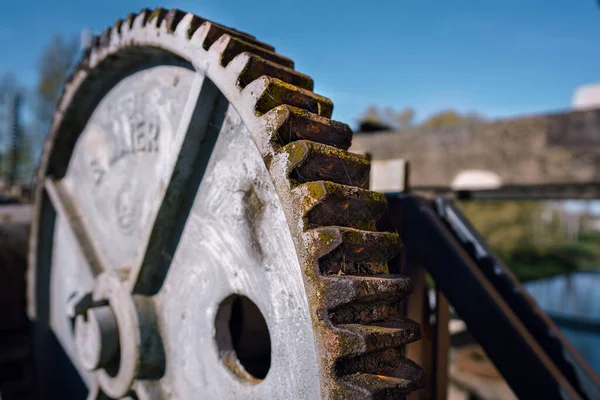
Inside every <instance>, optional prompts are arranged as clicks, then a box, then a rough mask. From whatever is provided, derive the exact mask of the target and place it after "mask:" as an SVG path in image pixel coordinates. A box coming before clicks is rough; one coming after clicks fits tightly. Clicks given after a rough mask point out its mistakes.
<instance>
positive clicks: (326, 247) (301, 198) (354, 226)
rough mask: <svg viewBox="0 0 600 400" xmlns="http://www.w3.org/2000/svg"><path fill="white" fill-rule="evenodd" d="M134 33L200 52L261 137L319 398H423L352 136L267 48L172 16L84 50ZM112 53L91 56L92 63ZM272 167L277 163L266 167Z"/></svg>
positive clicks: (375, 204) (387, 248) (410, 330)
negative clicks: (288, 241)
mask: <svg viewBox="0 0 600 400" xmlns="http://www.w3.org/2000/svg"><path fill="white" fill-rule="evenodd" d="M140 26H141V27H142V28H144V29H156V32H157V33H156V35H154V32H151V34H149V35H148V38H149V39H148V40H149V42H151V43H158V44H159V45H160V46H161V45H162V42H159V39H156V38H157V37H159V34H161V35H163V36H161V38H162V37H164V33H166V34H168V35H171V36H172V37H173V38H175V39H169V38H166V40H186V41H188V42H189V43H190V49H192V51H195V52H206V54H207V56H208V58H209V59H210V60H214V61H215V63H216V62H218V64H219V65H218V66H217V65H211V66H210V68H212V69H214V70H217V67H218V68H219V69H218V71H219V72H218V74H220V75H219V76H221V77H222V76H228V78H223V79H230V78H231V79H233V81H231V82H229V83H227V82H225V81H223V82H225V83H222V85H223V86H222V88H221V90H223V87H227V86H226V85H233V86H235V89H237V92H229V94H228V96H229V95H231V96H234V97H235V96H241V97H242V98H243V99H244V101H246V100H248V102H251V103H252V110H251V114H247V116H246V117H245V118H248V119H252V118H257V120H258V121H261V122H260V124H259V125H256V126H260V127H261V128H260V129H261V130H262V135H265V136H266V137H258V139H257V138H256V137H255V141H256V142H257V145H258V147H259V149H260V151H261V153H262V154H263V158H264V160H265V164H266V165H267V167H268V168H269V170H270V172H271V174H272V176H273V180H274V182H276V181H277V180H278V179H279V178H278V177H279V176H281V177H282V178H287V181H286V183H285V184H282V185H283V186H277V185H279V184H278V183H276V186H277V188H278V189H277V190H278V193H280V188H281V187H284V188H286V189H285V190H283V189H282V190H283V191H282V192H281V194H280V196H281V197H282V201H283V199H286V198H289V199H291V200H290V201H291V202H292V206H291V207H290V209H292V210H293V211H289V212H288V211H286V216H287V217H288V219H289V218H290V215H292V216H294V217H298V218H299V219H300V221H299V222H298V228H296V227H295V225H294V224H295V222H293V220H291V219H289V221H292V222H290V229H291V230H292V231H294V230H295V229H299V230H300V233H301V234H302V238H301V239H299V240H300V243H302V244H301V246H304V247H305V248H306V249H308V251H307V253H308V255H307V256H306V260H305V261H304V262H303V266H304V268H307V269H306V273H305V275H306V276H307V278H306V281H305V282H308V283H306V285H307V287H308V289H307V295H308V296H309V297H310V296H313V295H314V297H310V299H309V300H310V301H309V304H310V303H312V304H311V310H312V312H313V316H312V317H313V325H314V328H315V332H316V333H315V334H316V337H317V346H320V347H319V350H318V352H319V353H320V354H322V355H323V361H322V363H323V364H322V365H321V371H322V374H323V379H324V389H323V396H324V397H325V398H340V399H346V398H352V399H354V398H374V399H388V398H389V399H392V398H393V399H402V398H405V395H406V394H407V393H409V392H411V391H414V390H416V389H419V388H421V387H423V385H424V383H425V378H424V373H423V371H422V370H421V369H420V368H419V367H418V366H417V365H416V364H414V363H412V362H411V361H409V360H407V359H405V358H404V356H403V350H402V349H403V347H404V345H406V344H407V343H410V342H412V341H415V340H417V339H418V338H419V337H420V330H419V326H418V324H416V323H415V322H414V321H411V320H408V319H406V318H403V317H401V315H400V312H399V305H400V303H401V302H402V301H403V300H404V299H405V298H406V297H407V296H408V295H409V294H410V293H411V291H412V287H411V284H410V280H409V279H408V278H406V277H403V276H398V275H390V274H389V269H388V266H387V262H388V261H389V260H390V259H391V258H392V257H394V256H395V255H396V254H397V253H398V252H399V251H400V249H401V247H402V246H401V242H400V239H399V237H398V235H397V234H393V233H385V232H375V223H376V221H377V220H378V219H379V217H380V216H381V215H382V214H383V212H384V211H385V208H386V206H387V202H386V200H385V197H384V196H383V195H381V194H379V193H375V192H371V191H368V190H364V189H361V188H362V187H364V185H365V182H366V181H367V179H368V176H369V171H370V164H369V161H368V159H367V158H366V157H363V156H360V155H357V154H352V153H349V152H347V151H346V150H347V149H348V148H349V147H350V143H351V138H352V131H351V129H350V127H349V126H348V125H347V124H343V123H340V122H337V121H332V120H330V119H329V118H330V117H331V115H332V112H333V103H332V102H331V100H329V99H328V98H326V97H323V96H319V95H317V94H315V93H313V92H312V90H313V88H314V83H313V80H312V79H311V78H310V77H309V76H307V75H304V74H301V73H299V72H297V71H295V70H294V63H293V61H292V60H290V59H289V58H287V57H284V56H281V55H279V54H276V53H275V52H274V48H273V47H272V46H270V45H268V44H265V43H262V42H260V41H258V40H256V39H255V38H254V36H251V35H247V34H245V33H242V32H239V31H236V30H234V29H232V28H227V27H224V26H221V25H218V24H215V23H213V22H210V21H207V20H205V19H202V18H200V17H198V16H195V15H193V14H187V13H185V12H183V11H180V10H176V9H173V10H170V11H167V10H166V9H160V8H159V9H156V10H154V11H150V10H142V11H141V12H140V13H138V14H130V15H129V16H128V17H127V18H126V19H125V20H120V21H117V23H116V24H115V25H114V26H113V27H111V28H109V29H108V30H107V31H105V33H103V35H102V36H101V37H100V38H98V39H97V40H96V41H95V45H94V47H95V48H98V47H101V48H108V47H109V46H112V45H113V44H112V43H111V40H120V39H119V38H127V40H123V41H119V42H118V45H117V47H118V46H122V47H127V46H135V44H136V42H135V40H134V39H131V42H129V40H130V39H129V38H130V36H128V35H131V31H132V29H140ZM149 32H150V31H149ZM115 37H116V39H115ZM192 44H193V46H192ZM160 46H159V47H160ZM186 46H187V44H186ZM141 47H143V45H142V46H141ZM148 47H153V46H152V45H150V46H148ZM166 48H167V49H168V48H169V47H168V46H167V47H166ZM94 51H95V50H94V49H91V50H90V51H89V52H88V53H87V54H86V56H85V57H84V59H83V60H82V62H81V63H80V66H79V67H78V68H79V69H81V70H83V71H85V72H87V71H88V69H89V65H95V62H90V61H89V60H90V59H91V60H93V58H94V57H95V56H94ZM138 51H142V50H140V49H138ZM116 53H117V51H116V50H115V51H112V52H110V51H108V52H107V53H106V54H102V52H101V51H100V54H101V56H99V57H101V58H102V57H104V58H110V57H115V56H118V55H117V54H116ZM132 53H133V54H135V53H134V52H132ZM177 54H181V53H177ZM142 56H143V54H142ZM113 62H114V60H113ZM211 62H213V61H211ZM203 68H204V67H203ZM76 75H77V71H76V72H75V73H74V75H73V76H74V77H75V76H76ZM209 77H210V74H209ZM210 78H211V79H213V78H212V77H210ZM73 79H74V78H71V80H73ZM232 93H233V94H232ZM61 100H62V99H61ZM238 112H240V113H243V112H244V110H242V109H240V110H238ZM262 141H264V142H262ZM275 159H278V160H283V161H282V162H277V163H275V162H272V161H273V160H275ZM284 180H285V179H284ZM285 185H287V186H285ZM286 191H287V192H286ZM290 191H291V193H290ZM284 207H285V206H284ZM290 213H291V214H290ZM311 285H314V289H311ZM311 291H312V292H311ZM310 293H313V294H312V295H311V294H310Z"/></svg>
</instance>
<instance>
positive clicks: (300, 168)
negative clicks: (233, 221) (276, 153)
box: [282, 140, 371, 187]
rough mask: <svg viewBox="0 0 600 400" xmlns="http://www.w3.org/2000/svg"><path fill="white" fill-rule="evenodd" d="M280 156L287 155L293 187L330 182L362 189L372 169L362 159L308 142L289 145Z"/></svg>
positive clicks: (301, 141) (358, 156)
mask: <svg viewBox="0 0 600 400" xmlns="http://www.w3.org/2000/svg"><path fill="white" fill-rule="evenodd" d="M282 152H284V153H287V155H288V162H289V166H288V175H289V177H290V179H292V180H293V181H294V182H295V183H296V184H300V183H306V182H311V181H330V182H334V183H339V184H340V185H347V186H357V187H362V186H363V185H364V184H365V182H366V180H367V178H368V176H369V171H370V169H371V166H370V164H369V160H368V159H367V158H366V157H364V156H361V155H358V154H352V153H349V152H347V151H345V150H340V149H337V148H335V147H331V146H327V145H324V144H321V143H317V142H311V141H308V140H297V141H295V142H292V143H290V144H288V145H286V146H285V147H284V148H283V149H282Z"/></svg>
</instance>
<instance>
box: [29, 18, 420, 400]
mask: <svg viewBox="0 0 600 400" xmlns="http://www.w3.org/2000/svg"><path fill="white" fill-rule="evenodd" d="M293 67H294V63H293V62H292V61H291V60H290V59H288V58H286V57H283V56H281V55H278V54H276V53H275V52H274V48H273V47H271V46H269V45H267V44H265V43H262V42H259V41H257V40H256V39H255V38H254V37H252V36H249V35H247V34H244V33H240V32H238V31H236V30H233V29H230V28H225V27H223V26H220V25H217V24H214V23H212V22H209V21H206V20H204V19H202V18H199V17H197V16H196V15H193V14H186V13H184V12H181V11H179V10H171V11H167V10H164V9H156V10H154V11H150V10H142V11H141V12H140V13H138V14H131V15H129V16H128V17H127V18H126V19H125V20H120V21H118V22H117V23H116V24H115V25H114V26H113V27H111V28H109V29H107V30H106V31H105V32H104V33H103V34H102V35H101V37H99V38H98V39H97V40H96V41H95V42H94V44H93V46H92V48H91V49H90V50H89V51H88V53H87V54H86V55H85V57H84V59H83V60H82V62H81V63H80V64H79V66H78V67H77V68H76V69H75V71H74V73H73V75H72V76H71V78H70V79H69V80H68V82H67V83H66V86H65V89H64V93H63V95H62V97H61V99H60V101H59V103H58V109H57V112H56V115H55V119H54V122H53V125H52V129H51V132H50V135H49V137H48V140H47V142H46V145H45V149H44V154H43V157H42V161H41V167H40V170H39V174H38V187H37V203H36V209H35V215H34V221H33V226H32V236H31V252H30V266H31V268H30V276H29V279H30V285H29V287H30V293H29V299H30V315H31V316H32V317H33V318H35V321H36V326H37V342H36V346H37V349H38V363H37V364H38V367H39V368H40V371H39V372H40V373H39V376H40V379H41V380H42V382H41V384H42V388H41V392H42V394H43V395H46V396H48V397H50V398H78V397H77V396H82V395H81V394H80V393H85V392H87V391H89V394H88V398H107V397H108V398H126V397H128V396H129V397H130V398H140V399H141V398H148V399H150V398H151V399H161V398H164V399H166V398H169V399H193V398H206V399H225V398H235V399H242V398H243V399H247V398H256V399H266V398H276V399H302V398H306V399H314V398H327V399H354V398H357V399H358V398H394V399H401V398H404V397H405V395H406V394H408V393H409V392H411V391H413V390H416V389H418V388H420V387H422V385H423V383H424V375H423V372H422V370H421V369H420V368H419V367H418V366H416V365H415V364H414V363H413V362H411V361H410V360H407V359H406V358H404V354H403V352H404V350H403V349H404V346H405V345H406V344H407V343H410V342H412V341H415V340H417V339H418V338H419V336H420V331H419V326H418V324H416V323H415V322H413V321H410V320H407V319H405V318H403V317H401V316H400V314H399V308H398V306H399V303H400V302H401V301H402V300H403V299H404V298H405V297H406V296H407V295H408V294H409V293H410V291H411V285H410V282H409V280H408V279H407V278H405V277H402V276H397V275H390V274H389V270H388V267H387V261H388V260H390V259H391V258H392V257H393V256H395V255H396V254H397V252H398V251H399V249H400V240H399V237H398V235H396V234H393V233H385V232H377V231H376V227H375V223H376V221H377V220H378V218H379V217H380V216H381V215H382V213H383V211H384V210H385V207H386V200H385V197H384V196H383V195H381V194H379V193H375V192H372V191H369V190H365V189H363V188H362V186H364V182H365V180H366V179H367V176H368V173H369V163H368V161H367V159H366V158H364V157H362V156H358V155H355V154H351V153H348V152H347V151H346V150H347V149H348V147H349V145H350V141H351V135H352V132H351V130H350V128H349V127H348V126H347V125H345V124H342V123H339V122H336V121H332V120H330V119H329V118H330V117H331V112H332V108H333V104H332V103H331V101H330V100H329V99H327V98H324V97H322V96H319V95H316V94H314V93H313V92H312V89H313V81H312V79H311V78H310V77H308V76H306V75H303V74H301V73H298V72H296V71H294V70H293ZM65 356H66V357H65ZM67 364H69V365H72V366H73V367H74V368H73V369H72V371H71V372H72V374H71V375H70V376H67V374H68V372H69V368H67ZM76 376H80V377H81V380H82V382H83V383H84V385H80V386H78V385H76V384H75V383H74V382H75V381H74V380H73V377H76ZM83 396H85V394H83Z"/></svg>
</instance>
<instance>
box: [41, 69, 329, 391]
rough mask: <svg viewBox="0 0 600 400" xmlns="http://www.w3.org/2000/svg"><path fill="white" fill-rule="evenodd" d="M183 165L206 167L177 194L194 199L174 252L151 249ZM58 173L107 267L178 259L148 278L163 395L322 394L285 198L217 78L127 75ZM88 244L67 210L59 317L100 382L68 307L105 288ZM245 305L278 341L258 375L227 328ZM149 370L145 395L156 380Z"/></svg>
mask: <svg viewBox="0 0 600 400" xmlns="http://www.w3.org/2000/svg"><path fill="white" fill-rule="evenodd" d="M198 92H199V93H200V95H198ZM197 105H198V106H197ZM188 121H189V123H188ZM187 125H190V126H191V128H190V131H189V132H188V129H187ZM186 136H187V139H186ZM190 138H192V139H194V140H197V141H200V151H199V156H198V157H190V159H188V160H185V159H184V160H181V159H180V160H179V162H178V161H177V160H178V157H180V153H181V154H183V157H185V153H186V150H185V148H183V147H184V146H189V145H190V143H189V142H186V140H190ZM196 144H198V143H197V142H196ZM176 164H177V168H186V170H188V171H189V170H190V169H193V171H194V172H193V175H194V177H192V179H191V182H192V184H188V185H187V186H186V187H185V188H183V189H182V190H180V192H179V193H178V194H177V195H178V196H183V197H184V200H183V203H182V204H183V205H184V206H183V211H182V212H179V213H175V216H172V218H175V219H177V221H176V222H175V224H176V228H175V229H174V233H173V234H172V237H171V238H169V240H172V241H174V242H175V243H174V245H173V246H172V248H173V250H174V252H173V254H155V257H157V258H155V259H151V260H148V259H147V257H148V254H154V253H152V252H151V251H150V252H149V251H148V249H147V248H146V246H147V245H146V244H147V243H148V242H149V241H150V237H151V234H152V232H153V229H154V230H157V229H158V230H160V226H155V220H156V223H157V224H160V223H161V222H163V221H161V219H160V218H158V219H157V215H159V214H160V213H161V212H162V211H161V207H168V204H166V205H165V204H164V202H163V197H164V195H165V192H166V191H167V185H169V182H170V181H171V180H172V175H175V174H177V173H179V172H181V171H179V170H175V171H174V166H175V165H176ZM194 182H196V185H194V184H193V183H194ZM57 185H60V187H61V190H62V191H63V196H64V197H66V198H69V199H70V203H71V204H72V205H73V208H74V209H76V210H77V212H76V214H77V215H78V216H79V218H80V223H81V224H82V225H83V226H84V227H85V229H86V230H87V231H88V232H89V236H90V237H91V238H92V242H93V246H94V247H95V251H96V254H97V256H98V258H99V259H100V260H99V261H100V263H101V264H102V266H103V268H104V269H107V270H109V271H113V272H115V273H116V274H118V275H119V276H127V275H129V276H134V275H135V274H136V273H137V272H138V271H139V269H140V266H141V264H142V263H148V262H152V263H154V264H155V266H156V267H157V268H158V270H164V271H168V272H167V273H166V276H164V279H163V280H160V282H161V283H162V284H161V285H159V286H156V287H151V288H150V289H149V290H150V292H151V293H150V294H152V295H153V297H152V299H153V300H152V301H153V303H154V307H155V310H156V315H157V319H158V323H157V325H158V326H159V331H160V336H161V339H162V343H163V346H164V353H165V358H166V369H165V375H164V376H163V377H162V379H161V380H160V381H159V382H160V384H159V386H160V391H161V392H162V393H163V395H167V394H170V395H172V396H173V398H178V399H192V398H212V399H217V398H239V399H249V398H254V399H266V398H280V399H283V398H290V399H300V398H307V399H313V398H318V397H319V396H320V391H319V382H318V379H319V378H318V369H317V356H316V351H315V344H314V337H313V333H312V324H311V319H310V315H309V311H308V304H307V300H306V295H305V292H304V287H303V280H302V276H301V272H300V266H299V264H298V257H297V255H296V252H295V249H294V245H293V242H292V237H291V234H290V232H289V228H288V226H287V223H286V220H285V216H284V213H283V210H282V209H281V205H280V202H279V199H278V197H277V195H276V193H275V189H274V186H273V184H272V182H271V178H270V177H269V175H268V171H267V169H266V167H265V165H264V162H263V160H262V158H261V156H260V154H259V152H258V150H257V148H256V145H255V144H254V142H253V141H252V139H251V137H250V136H249V134H248V132H247V130H246V128H245V127H244V125H243V123H242V122H241V120H240V117H239V116H238V114H237V112H236V110H235V109H234V108H233V107H232V106H231V105H228V104H227V103H226V101H225V100H224V98H223V97H222V95H221V94H220V93H219V92H218V90H216V88H215V87H214V85H213V84H212V83H211V82H210V81H208V80H204V79H203V77H202V76H201V75H200V74H199V73H196V72H194V71H192V70H190V69H187V68H186V67H184V66H174V65H162V66H153V67H149V68H146V69H141V70H138V71H137V72H134V73H132V74H130V75H128V76H126V77H124V78H123V79H122V80H120V82H119V83H118V84H116V85H115V86H114V87H113V88H112V89H111V90H110V91H109V92H108V94H106V95H105V96H104V98H103V99H102V100H101V101H100V103H99V104H98V105H97V106H96V108H95V110H94V112H93V114H92V116H91V118H90V119H89V120H88V122H87V124H86V126H85V129H84V131H83V133H82V134H81V136H80V137H79V139H78V141H77V144H76V147H75V150H74V153H73V155H72V158H71V160H70V163H69V167H68V171H67V174H66V176H65V177H64V178H63V179H62V180H61V181H60V182H58V183H57ZM185 199H188V200H185ZM168 201H169V200H168V199H167V202H168ZM186 201H187V203H186ZM176 214H179V215H176ZM171 222H172V221H171ZM158 233H159V234H160V232H158ZM155 234H156V232H155ZM150 242H151V241H150ZM75 243H76V242H75V239H74V237H73V233H72V232H71V231H70V230H69V229H67V221H65V220H64V216H60V215H59V217H58V219H57V223H56V229H55V234H54V256H53V264H52V269H51V270H52V279H51V280H52V283H51V286H52V290H51V291H52V296H51V303H52V304H53V311H52V313H53V315H52V317H51V325H52V327H53V330H54V331H55V332H56V333H57V336H58V337H59V340H60V342H61V344H62V346H63V348H65V349H66V350H67V353H68V354H69V355H70V356H71V360H73V361H74V363H75V365H76V366H77V368H78V370H79V372H80V374H81V375H82V376H83V377H84V378H85V379H86V382H87V385H88V387H90V388H91V387H94V386H95V385H96V382H95V379H96V378H95V376H94V375H93V374H91V373H90V372H87V371H86V370H85V368H83V367H82V366H81V363H80V362H79V361H78V359H77V356H76V354H77V349H76V348H75V344H74V341H73V339H72V332H71V329H72V328H71V321H70V320H69V319H68V318H67V317H66V316H65V314H64V308H62V307H64V306H62V305H64V304H66V302H67V301H68V296H69V295H70V294H71V293H74V292H76V291H81V290H88V291H92V290H93V279H94V273H93V271H92V268H91V267H90V266H87V267H86V261H85V258H84V257H83V255H82V254H80V251H79V249H78V247H77V245H76V244H75ZM150 246H151V244H150ZM104 272H105V273H106V271H104ZM130 281H132V280H131V279H130ZM131 285H132V287H133V285H134V284H133V283H132V284H131ZM232 295H238V296H239V297H236V296H234V297H230V296H232ZM242 296H244V297H242ZM232 299H233V300H232ZM240 299H243V301H242V300H240ZM228 302H229V303H228ZM244 304H250V305H251V306H252V307H254V305H255V308H253V310H256V307H257V308H258V310H259V312H256V311H254V313H255V314H257V315H255V316H254V317H255V318H258V319H260V314H262V317H263V318H264V322H266V327H264V328H262V332H260V333H256V332H250V333H248V332H246V335H249V334H250V335H254V336H253V337H254V338H255V339H256V343H253V342H250V343H249V346H250V347H252V346H258V347H260V346H263V347H264V348H267V350H266V351H267V352H269V350H270V354H268V355H265V354H262V356H263V357H270V360H268V362H270V365H267V366H266V367H264V366H263V368H262V370H261V371H259V372H258V375H259V376H257V373H254V374H252V373H250V372H249V371H253V372H254V370H253V369H252V368H253V367H252V366H249V364H247V365H246V366H244V360H240V359H239V354H238V355H237V357H236V350H238V349H234V348H232V347H235V346H236V345H233V344H232V343H231V342H232V340H233V339H231V337H229V336H228V335H235V333H230V332H228V328H231V326H229V327H228V326H227V325H228V324H227V322H229V325H231V322H230V321H231V320H233V319H235V318H236V317H235V316H233V314H234V313H236V312H237V313H240V312H242V313H246V314H245V316H242V317H240V318H244V317H245V318H248V317H249V316H250V314H251V312H250V311H248V310H249V309H250V308H249V307H250V306H244ZM240 307H242V308H243V307H246V308H243V310H242V311H240ZM220 319H222V321H220ZM223 321H225V322H223ZM254 322H256V321H254ZM219 324H220V325H221V327H222V330H221V331H220V328H219ZM263 324H264V323H263ZM254 325H255V326H257V323H254ZM261 335H262V336H261ZM220 336H224V338H221V337H220ZM269 342H270V343H269ZM268 346H270V348H269V347H268ZM250 358H251V357H250ZM263 361H264V360H263ZM265 362H267V361H265ZM268 362H267V364H268ZM259 370H260V368H259ZM265 370H266V371H265ZM256 371H258V370H256ZM262 378H264V379H262ZM140 382H141V383H139V385H138V389H137V391H138V396H142V394H143V393H145V392H147V391H148V390H149V389H147V388H144V385H145V384H144V383H143V381H140ZM152 390H156V389H155V388H154V389H152ZM198 396H200V397H198Z"/></svg>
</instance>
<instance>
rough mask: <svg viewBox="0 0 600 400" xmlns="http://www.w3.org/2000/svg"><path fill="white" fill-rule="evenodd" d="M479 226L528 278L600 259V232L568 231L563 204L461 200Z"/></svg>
mask: <svg viewBox="0 0 600 400" xmlns="http://www.w3.org/2000/svg"><path fill="white" fill-rule="evenodd" d="M459 207H461V209H462V210H463V212H464V213H465V215H466V216H467V218H469V220H470V221H471V223H472V224H473V226H475V228H476V229H477V230H478V231H479V232H480V233H481V235H482V236H483V237H484V238H485V239H486V241H487V242H488V244H489V245H490V247H491V248H492V250H493V251H494V252H495V253H496V255H498V256H499V257H500V258H501V259H502V260H503V261H504V262H505V263H506V265H507V266H508V267H509V268H510V269H511V270H512V271H513V272H514V274H515V275H516V276H517V277H518V278H519V280H521V281H522V282H525V281H529V280H535V279H541V278H545V277H550V276H554V275H560V274H566V273H570V272H575V271H581V270H590V269H597V268H598V266H599V265H600V232H595V231H586V230H585V229H583V230H582V232H581V233H580V234H579V236H578V237H576V238H571V240H569V238H568V237H567V234H566V230H565V228H564V226H563V224H562V223H561V216H560V214H561V213H560V210H559V209H558V208H553V207H551V206H550V205H549V204H547V203H543V202H539V201H502V202H501V201H491V200H490V201H476V202H463V203H460V204H459Z"/></svg>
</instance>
